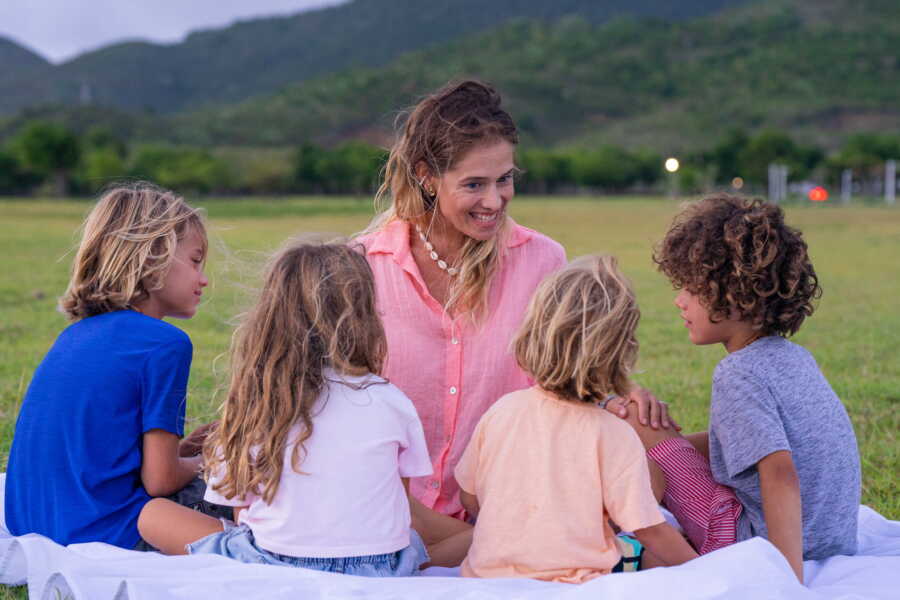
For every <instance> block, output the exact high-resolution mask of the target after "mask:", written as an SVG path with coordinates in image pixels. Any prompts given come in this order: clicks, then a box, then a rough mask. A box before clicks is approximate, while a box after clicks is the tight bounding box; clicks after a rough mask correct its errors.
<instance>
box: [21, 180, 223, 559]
mask: <svg viewBox="0 0 900 600" xmlns="http://www.w3.org/2000/svg"><path fill="white" fill-rule="evenodd" d="M206 250H207V241H206V230H205V227H204V224H203V220H202V218H201V216H200V214H199V213H198V212H197V211H196V210H195V209H193V208H191V207H190V206H188V205H187V204H186V203H185V202H184V200H183V199H182V198H180V197H178V196H177V195H175V194H173V193H172V192H169V191H166V190H162V189H159V188H157V187H154V186H152V185H150V184H146V183H140V184H135V185H129V186H118V187H115V188H112V189H110V190H109V191H107V192H106V193H105V194H104V195H103V197H102V198H101V199H100V200H99V202H98V203H97V205H96V206H95V207H94V208H93V210H92V211H91V212H90V214H89V215H88V217H87V220H86V221H85V223H84V227H83V237H82V240H81V244H80V246H79V248H78V253H77V255H76V257H75V262H74V263H73V265H72V275H71V279H70V281H69V287H68V290H66V293H65V295H64V296H63V297H62V299H61V300H60V308H61V310H62V312H64V313H65V314H66V316H67V317H68V318H69V320H70V321H73V323H72V324H71V325H70V326H69V327H67V328H66V329H65V330H64V331H63V332H62V333H61V334H60V335H59V337H58V338H57V339H56V341H55V342H54V344H53V347H52V348H50V351H49V352H48V353H47V355H46V356H45V357H44V359H43V360H42V361H41V364H40V365H39V366H38V368H37V370H36V371H35V373H34V377H33V378H32V380H31V384H30V385H29V387H28V392H27V393H26V395H25V399H24V401H23V403H22V408H21V410H20V412H19V416H18V420H17V422H16V431H15V436H14V438H13V443H12V448H11V450H10V455H9V465H8V473H7V479H6V499H5V503H6V522H7V526H8V527H9V530H10V532H11V533H13V534H14V535H24V534H26V533H39V534H42V535H45V536H47V537H49V538H51V539H53V540H54V541H56V542H58V543H60V544H71V543H77V542H96V541H99V542H107V543H110V544H114V545H116V546H121V547H123V548H138V549H148V548H147V547H146V545H145V544H144V542H143V541H142V540H141V539H140V537H139V535H138V528H137V521H138V515H139V513H140V512H141V510H142V509H143V508H144V506H145V505H146V504H147V502H148V501H150V499H151V497H154V496H172V498H173V500H174V501H176V502H181V503H183V504H187V505H192V506H195V507H197V508H203V506H205V505H202V497H203V486H202V481H201V480H199V479H198V478H197V475H198V471H199V468H200V464H201V460H202V459H201V458H200V457H190V458H184V457H180V456H179V438H180V437H181V436H182V435H183V433H184V416H185V397H186V393H187V381H188V374H189V371H190V366H191V357H192V351H193V349H192V345H191V340H190V338H189V337H188V336H187V334H185V333H184V332H183V331H181V330H180V329H178V328H177V327H175V326H173V325H171V324H169V323H166V322H164V321H163V320H162V319H163V318H164V317H176V318H183V319H187V318H190V317H192V316H193V315H194V313H195V312H196V310H197V306H198V304H199V303H200V298H201V295H202V292H203V288H204V287H206V285H207V283H208V281H207V279H206V276H205V275H204V273H203V267H204V263H205V261H206Z"/></svg>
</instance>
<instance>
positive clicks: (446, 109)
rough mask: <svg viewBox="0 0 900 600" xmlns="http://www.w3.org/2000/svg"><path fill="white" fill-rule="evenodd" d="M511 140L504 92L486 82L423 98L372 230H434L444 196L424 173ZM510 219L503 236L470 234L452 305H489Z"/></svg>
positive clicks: (477, 308) (392, 158)
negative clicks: (426, 183) (433, 192)
mask: <svg viewBox="0 0 900 600" xmlns="http://www.w3.org/2000/svg"><path fill="white" fill-rule="evenodd" d="M498 141H507V142H509V143H510V144H513V145H516V144H518V143H519V136H518V132H517V130H516V125H515V123H514V122H513V120H512V117H510V116H509V113H507V112H506V110H504V109H503V108H502V107H501V98H500V94H499V93H497V90H495V89H494V88H493V87H491V86H490V85H488V84H486V83H482V82H480V81H475V80H465V81H460V82H457V83H449V84H447V85H446V86H444V87H442V88H441V89H439V90H437V91H436V92H434V93H433V94H430V95H428V96H426V97H425V98H423V99H422V100H421V101H420V102H419V103H418V104H417V105H416V106H415V107H414V108H413V109H412V110H411V112H410V113H409V116H408V117H407V119H406V121H405V123H403V125H402V128H401V129H400V132H399V135H398V140H397V142H396V143H395V144H394V147H393V148H392V149H391V152H390V155H389V157H388V161H387V164H386V165H385V168H384V179H383V181H382V184H381V186H380V187H379V189H378V193H377V194H376V196H375V201H376V205H377V206H378V207H379V208H381V207H382V206H383V205H385V204H386V205H387V207H386V208H385V209H384V210H383V212H382V213H381V214H380V215H379V216H378V217H376V218H375V220H374V221H373V222H372V225H370V226H369V228H368V229H367V232H371V231H375V230H378V229H380V228H381V227H382V226H384V225H386V224H387V223H389V222H391V221H393V220H397V219H399V220H402V221H405V222H407V223H410V224H411V225H419V226H420V227H421V228H422V230H423V231H428V230H429V228H430V227H431V225H432V224H433V222H434V220H435V218H436V217H438V214H439V211H438V210H436V209H437V206H438V204H439V203H440V198H435V197H431V196H429V194H428V193H427V192H426V191H425V189H424V187H423V185H422V183H421V180H422V177H421V176H420V175H419V174H418V173H419V172H420V171H421V170H424V171H426V172H427V173H428V174H429V175H431V176H433V177H441V176H442V174H443V173H445V172H446V171H447V170H449V169H452V168H453V167H454V166H455V165H456V164H457V163H458V162H459V161H460V160H462V158H463V157H464V156H465V155H466V153H468V152H469V151H470V150H472V149H473V148H475V147H478V146H483V145H489V144H492V143H495V142H498ZM508 228H509V225H508V222H507V223H504V224H503V226H502V228H501V230H500V232H499V233H498V235H497V236H495V237H494V238H492V239H490V240H484V241H479V240H475V239H472V238H469V239H468V240H467V241H466V242H465V244H464V245H463V248H462V250H461V252H460V257H459V262H458V264H457V265H456V266H457V268H458V269H459V274H458V275H457V276H456V277H454V278H453V280H452V281H451V284H450V296H449V299H448V301H447V305H446V308H447V310H449V309H450V308H453V307H460V308H462V309H464V310H470V311H472V312H473V314H479V313H481V312H482V311H483V309H484V308H485V307H486V304H487V296H488V292H489V291H490V283H491V280H492V278H493V275H494V273H495V272H496V270H497V264H498V263H499V261H500V255H501V252H502V249H503V244H504V241H505V240H506V236H507V232H508Z"/></svg>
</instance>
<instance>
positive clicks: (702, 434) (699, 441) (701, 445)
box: [684, 431, 709, 460]
mask: <svg viewBox="0 0 900 600" xmlns="http://www.w3.org/2000/svg"><path fill="white" fill-rule="evenodd" d="M684 438H685V439H686V440H687V441H689V442H690V443H691V446H693V447H694V449H695V450H697V452H699V453H700V454H702V455H703V456H704V457H706V460H709V432H708V431H698V432H697V433H689V434H687V435H686V436H684Z"/></svg>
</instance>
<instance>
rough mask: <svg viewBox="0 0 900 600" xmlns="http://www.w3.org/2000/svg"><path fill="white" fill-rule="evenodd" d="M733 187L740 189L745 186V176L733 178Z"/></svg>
mask: <svg viewBox="0 0 900 600" xmlns="http://www.w3.org/2000/svg"><path fill="white" fill-rule="evenodd" d="M731 187H733V188H734V189H736V190H739V189H741V188H742V187H744V178H743V177H735V178H734V179H732V180H731Z"/></svg>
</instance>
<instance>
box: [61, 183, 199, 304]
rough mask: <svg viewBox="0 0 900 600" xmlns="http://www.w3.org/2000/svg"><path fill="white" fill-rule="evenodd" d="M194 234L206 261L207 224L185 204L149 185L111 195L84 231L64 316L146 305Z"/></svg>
mask: <svg viewBox="0 0 900 600" xmlns="http://www.w3.org/2000/svg"><path fill="white" fill-rule="evenodd" d="M191 228H193V229H195V230H196V231H197V232H199V233H200V234H201V235H200V237H201V238H202V239H203V243H204V249H203V253H204V255H205V254H206V247H205V244H206V228H205V226H204V224H203V218H202V217H201V215H200V212H199V211H198V210H197V209H195V208H192V207H190V206H188V204H187V203H186V202H185V201H184V199H183V198H181V197H180V196H177V195H175V194H174V193H173V192H170V191H168V190H164V189H161V188H158V187H156V186H155V185H153V184H150V183H146V182H139V183H135V184H132V185H118V186H116V187H114V188H111V189H109V190H108V191H106V192H105V193H104V194H103V196H102V197H101V198H100V200H99V201H98V202H97V205H96V206H95V207H94V208H93V209H92V210H91V212H90V214H89V215H88V216H87V219H85V222H84V225H83V226H82V230H83V233H82V238H81V244H80V245H79V247H78V253H77V254H76V255H75V261H74V262H73V263H72V272H71V277H70V279H69V286H68V289H66V292H65V294H64V295H63V296H62V297H61V298H60V300H59V307H60V310H61V311H62V312H64V313H65V314H66V315H67V317H68V318H69V320H70V321H77V320H79V319H83V318H85V317H91V316H93V315H99V314H102V313H107V312H112V311H116V310H122V309H124V308H130V307H131V306H132V305H134V304H136V303H138V302H141V301H142V300H145V299H146V298H148V297H149V295H150V292H153V291H156V290H158V289H160V288H161V287H162V285H163V282H164V281H165V277H166V274H167V273H168V271H169V267H170V266H171V265H172V259H173V257H174V256H175V248H176V246H177V245H178V240H180V239H182V238H183V237H184V236H185V235H186V234H187V232H188V231H189V230H190V229H191Z"/></svg>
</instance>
